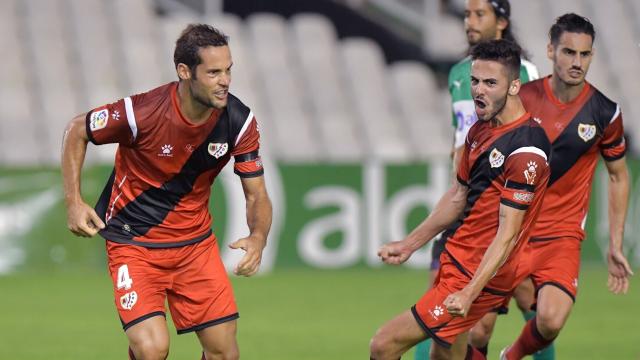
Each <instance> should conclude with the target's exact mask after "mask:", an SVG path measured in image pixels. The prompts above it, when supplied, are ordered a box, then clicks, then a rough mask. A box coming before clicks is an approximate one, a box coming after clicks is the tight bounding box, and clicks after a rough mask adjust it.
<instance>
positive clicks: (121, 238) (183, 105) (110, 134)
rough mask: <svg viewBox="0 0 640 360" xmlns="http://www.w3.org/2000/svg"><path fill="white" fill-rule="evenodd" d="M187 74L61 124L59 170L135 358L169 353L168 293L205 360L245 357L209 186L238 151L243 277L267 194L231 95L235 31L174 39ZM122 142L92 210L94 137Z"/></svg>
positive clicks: (267, 213) (264, 226) (201, 31)
mask: <svg viewBox="0 0 640 360" xmlns="http://www.w3.org/2000/svg"><path fill="white" fill-rule="evenodd" d="M174 63H175V66H176V72H177V75H178V78H179V81H177V82H171V83H168V84H165V85H163V86H160V87H158V88H156V89H153V90H151V91H148V92H145V93H142V94H138V95H133V96H130V97H126V98H124V99H121V100H118V101H116V102H114V103H112V104H107V105H104V106H100V107H98V108H95V109H93V110H91V111H89V112H87V113H86V114H82V115H79V116H77V117H75V118H74V119H73V120H71V122H69V125H68V126H67V129H66V131H65V136H64V140H63V149H62V173H63V178H64V192H65V202H66V206H67V219H68V226H69V229H70V230H71V231H72V232H73V233H74V234H76V235H78V236H84V237H91V236H94V235H95V234H96V233H99V234H100V235H101V236H102V237H104V238H105V239H106V240H107V241H106V248H107V257H108V267H109V272H110V274H111V278H112V280H113V291H114V296H115V303H116V307H117V310H118V313H119V315H120V320H121V321H122V325H123V328H124V330H125V333H126V335H127V337H128V339H129V356H130V358H131V359H145V360H146V359H164V358H166V357H167V355H168V353H169V333H168V330H167V324H166V321H165V301H167V302H168V305H169V310H170V311H171V315H172V318H173V322H174V324H175V326H176V329H177V330H178V333H179V334H182V333H187V332H196V334H197V336H198V339H199V340H200V343H201V345H202V348H203V354H202V358H203V359H238V357H239V351H238V345H237V342H236V319H237V318H238V311H237V307H236V303H235V299H234V296H233V290H232V288H231V284H230V282H229V279H228V277H227V274H226V272H225V268H224V266H223V264H222V261H221V259H220V256H219V250H218V245H217V241H216V237H215V235H214V234H213V233H212V231H211V223H212V220H211V215H210V214H209V210H208V204H209V197H210V192H211V185H212V183H213V181H214V180H215V178H216V176H217V175H218V174H219V173H220V171H221V170H222V168H223V167H224V166H225V165H226V164H227V163H228V162H229V160H230V159H231V157H234V158H235V165H234V169H235V173H236V174H238V175H239V176H240V180H241V182H242V187H243V189H244V193H245V198H246V202H247V223H248V226H249V230H250V234H249V236H247V237H245V238H243V239H240V240H238V241H236V242H234V243H232V244H231V245H230V247H231V248H234V249H243V250H244V251H245V252H246V253H245V255H244V257H243V258H242V259H241V260H240V261H239V263H238V264H237V266H236V268H235V270H234V272H235V273H236V274H237V275H242V276H251V275H253V274H255V273H256V272H257V271H258V268H259V265H260V260H261V257H262V251H263V249H264V247H265V245H266V240H267V234H268V233H269V228H270V226H271V211H272V210H271V202H270V200H269V197H268V195H267V192H266V189H265V182H264V176H263V168H262V163H261V161H260V157H259V155H258V150H259V133H258V128H257V123H256V119H255V118H254V116H253V113H252V112H251V110H250V109H249V108H248V107H247V106H245V105H244V104H243V103H242V102H241V101H240V100H238V99H237V98H236V97H234V96H233V95H232V94H230V93H229V84H230V81H231V66H232V59H231V53H230V50H229V46H228V40H227V37H226V36H225V35H224V34H223V33H222V32H220V31H219V30H217V29H215V28H213V27H211V26H208V25H189V26H188V27H187V28H186V29H185V30H184V31H183V32H182V34H181V35H180V38H179V39H178V40H177V42H176V47H175V52H174ZM89 141H91V142H92V143H94V144H105V143H118V144H119V146H118V150H117V153H116V158H115V166H114V169H113V172H112V174H111V177H110V179H109V181H108V183H107V185H106V187H105V189H104V191H103V193H102V195H101V196H100V199H99V200H98V204H97V205H96V208H95V210H94V209H93V208H91V207H90V206H89V205H87V204H86V203H85V201H84V200H83V199H82V197H81V195H80V172H81V168H82V163H83V161H84V156H85V153H86V148H87V143H88V142H89Z"/></svg>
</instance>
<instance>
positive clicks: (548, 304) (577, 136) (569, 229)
mask: <svg viewBox="0 0 640 360" xmlns="http://www.w3.org/2000/svg"><path fill="white" fill-rule="evenodd" d="M549 39H550V42H549V45H548V47H547V55H548V57H549V59H551V60H552V61H553V73H552V74H551V75H550V76H547V77H545V78H543V79H540V80H537V81H535V82H532V83H529V84H527V85H525V86H523V87H522V91H521V92H520V93H521V97H522V101H523V103H524V105H525V108H526V109H527V110H528V111H529V112H531V114H532V116H534V117H535V118H537V119H538V120H539V121H540V124H541V126H542V127H543V128H544V130H545V132H546V133H547V135H548V136H549V139H550V141H551V142H552V146H553V157H552V160H551V177H550V179H549V188H548V191H547V195H546V197H545V199H544V202H543V204H542V209H541V211H540V216H539V218H538V221H537V223H536V225H535V227H534V228H533V230H532V233H531V239H530V240H529V241H530V245H531V246H530V247H531V278H532V279H533V282H534V284H535V287H536V296H537V298H536V301H537V304H536V305H537V306H536V307H537V314H536V317H535V318H533V319H531V320H529V321H528V322H527V324H526V325H525V326H524V328H523V330H522V333H521V334H520V337H519V338H518V339H517V340H516V342H515V343H513V344H512V345H511V346H509V347H508V348H507V349H505V350H504V351H503V352H502V353H501V359H509V360H512V359H521V358H522V357H524V356H526V355H529V354H532V353H534V352H536V351H538V350H539V349H542V348H544V347H545V346H547V345H549V344H550V343H552V342H553V340H554V339H555V338H556V337H557V336H558V334H559V333H560V330H561V329H562V328H563V326H564V324H565V323H566V321H567V318H568V317H569V314H570V312H571V309H572V308H573V304H574V301H575V298H576V295H577V292H578V274H579V270H580V247H581V244H582V240H583V239H584V238H585V232H584V230H583V228H584V222H585V220H586V216H587V212H588V207H589V196H590V193H591V184H592V182H593V175H594V172H595V168H596V165H597V162H598V153H600V155H601V156H602V158H603V159H604V160H605V166H606V168H607V171H608V173H609V212H608V213H609V251H608V253H607V261H608V267H609V279H608V287H609V290H610V291H611V292H613V293H614V294H621V293H626V292H627V290H628V288H629V277H630V276H631V275H632V274H633V272H632V271H631V268H630V266H629V263H628V261H627V259H626V257H625V256H624V252H623V246H622V245H623V238H624V223H625V218H626V212H627V205H628V195H629V174H628V169H627V165H626V161H625V157H624V155H625V152H626V145H625V140H624V127H623V122H622V114H621V111H620V107H619V106H618V104H616V103H615V102H613V101H611V100H609V99H608V98H607V97H606V96H605V95H604V94H602V93H601V92H600V91H598V90H597V89H596V88H595V87H594V86H593V85H591V84H590V83H589V82H587V81H586V80H585V77H586V75H587V72H588V70H589V65H590V63H591V60H592V58H593V54H594V50H593V42H594V40H595V29H594V27H593V25H592V24H591V23H590V22H589V20H588V19H586V18H584V17H582V16H579V15H576V14H573V13H569V14H565V15H563V16H561V17H559V18H558V19H557V20H556V22H555V24H553V26H552V27H551V29H550V31H549Z"/></svg>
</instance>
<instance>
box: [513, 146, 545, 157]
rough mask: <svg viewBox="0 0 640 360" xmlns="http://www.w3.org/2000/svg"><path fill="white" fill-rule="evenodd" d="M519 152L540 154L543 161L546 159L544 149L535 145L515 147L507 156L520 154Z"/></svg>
mask: <svg viewBox="0 0 640 360" xmlns="http://www.w3.org/2000/svg"><path fill="white" fill-rule="evenodd" d="M520 153H532V154H536V155H540V156H541V157H542V158H544V161H547V154H545V153H544V151H542V150H540V149H539V148H537V147H535V146H523V147H521V148H518V149H516V150H515V151H514V152H512V153H511V154H510V155H509V156H511V155H515V154H520Z"/></svg>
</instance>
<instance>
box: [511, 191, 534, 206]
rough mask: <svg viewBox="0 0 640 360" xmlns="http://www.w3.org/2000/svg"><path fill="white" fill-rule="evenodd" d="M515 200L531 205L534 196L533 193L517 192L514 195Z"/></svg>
mask: <svg viewBox="0 0 640 360" xmlns="http://www.w3.org/2000/svg"><path fill="white" fill-rule="evenodd" d="M513 199H514V200H517V201H520V202H523V203H527V204H529V203H531V201H533V194H532V193H528V192H527V193H523V192H515V193H513Z"/></svg>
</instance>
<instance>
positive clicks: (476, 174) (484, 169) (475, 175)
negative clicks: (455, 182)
mask: <svg viewBox="0 0 640 360" xmlns="http://www.w3.org/2000/svg"><path fill="white" fill-rule="evenodd" d="M527 146H535V147H537V148H538V149H541V150H542V151H544V152H545V154H547V158H549V150H550V148H551V145H550V144H549V140H548V139H547V135H546V134H545V132H544V130H543V129H542V128H541V127H537V126H535V127H530V126H527V125H525V126H519V127H517V128H515V129H513V130H511V131H509V132H507V133H505V134H503V135H502V136H500V137H499V138H497V139H496V140H495V141H494V142H493V143H492V144H491V145H490V146H487V150H486V151H485V152H484V153H483V154H482V155H480V156H479V157H478V158H477V159H476V162H475V163H474V164H473V166H472V167H471V171H470V172H469V175H470V176H469V181H468V184H469V192H468V194H467V203H466V205H465V208H464V211H463V215H462V217H461V218H460V219H459V220H458V221H456V222H455V223H454V224H453V225H452V226H450V227H449V229H447V230H446V231H445V233H444V235H443V236H445V238H449V237H451V236H453V235H454V234H455V232H456V231H457V230H458V229H459V228H460V226H462V223H463V222H464V220H465V219H466V218H467V217H468V216H469V214H470V213H471V209H473V207H474V206H475V204H476V201H478V199H479V198H480V196H481V195H482V194H483V193H484V191H485V190H487V188H489V186H491V182H492V181H493V180H494V179H495V178H497V177H498V176H500V174H502V172H503V171H504V169H503V168H504V164H503V166H500V167H498V168H492V167H491V163H490V161H489V154H491V151H492V150H493V149H498V151H500V152H501V153H502V154H503V155H504V156H505V162H506V161H507V158H508V157H509V155H510V154H511V153H512V152H514V151H515V150H517V149H519V148H521V147H527ZM496 211H498V209H496Z"/></svg>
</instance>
